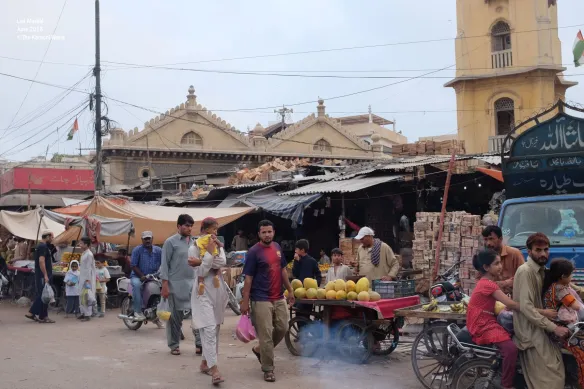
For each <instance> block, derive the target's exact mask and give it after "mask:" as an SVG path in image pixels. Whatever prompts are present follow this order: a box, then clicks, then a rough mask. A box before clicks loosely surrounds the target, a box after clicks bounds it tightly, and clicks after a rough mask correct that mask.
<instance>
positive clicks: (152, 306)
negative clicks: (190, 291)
mask: <svg viewBox="0 0 584 389" xmlns="http://www.w3.org/2000/svg"><path fill="white" fill-rule="evenodd" d="M117 285H118V292H119V293H123V294H125V297H124V299H123V300H122V306H121V311H122V313H121V314H119V315H118V318H119V319H122V320H123V322H124V324H125V325H126V327H128V329H130V330H133V331H136V330H138V329H139V328H140V327H142V324H148V321H154V320H156V319H157V317H156V307H157V306H158V303H160V291H161V290H162V281H161V280H160V279H159V278H158V274H149V275H147V276H146V279H145V280H144V281H143V282H142V285H141V289H142V313H143V314H144V317H146V319H145V320H136V319H135V318H134V306H133V304H132V282H131V280H130V279H129V278H126V277H121V278H118V280H117Z"/></svg>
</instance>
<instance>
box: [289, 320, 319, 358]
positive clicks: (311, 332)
mask: <svg viewBox="0 0 584 389" xmlns="http://www.w3.org/2000/svg"><path fill="white" fill-rule="evenodd" d="M322 338H323V336H322V328H321V327H320V324H317V323H316V322H314V321H312V320H310V319H309V318H306V317H303V316H296V317H295V318H294V319H292V320H290V323H289V325H288V331H286V336H285V337H284V339H285V341H286V347H288V350H290V353H291V354H292V355H294V356H296V357H310V356H312V355H313V354H314V352H315V351H316V350H317V348H318V347H319V343H320V341H321V339H322Z"/></svg>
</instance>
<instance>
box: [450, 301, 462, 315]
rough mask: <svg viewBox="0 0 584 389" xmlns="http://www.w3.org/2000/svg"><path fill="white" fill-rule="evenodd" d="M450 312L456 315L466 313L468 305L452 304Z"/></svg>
mask: <svg viewBox="0 0 584 389" xmlns="http://www.w3.org/2000/svg"><path fill="white" fill-rule="evenodd" d="M450 310H451V311H452V312H454V313H466V305H465V304H464V303H458V304H450Z"/></svg>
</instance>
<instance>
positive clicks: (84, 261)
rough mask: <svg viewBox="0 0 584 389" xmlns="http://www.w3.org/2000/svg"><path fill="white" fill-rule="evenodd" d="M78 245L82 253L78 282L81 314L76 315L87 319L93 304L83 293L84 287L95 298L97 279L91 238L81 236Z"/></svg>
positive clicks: (89, 316)
mask: <svg viewBox="0 0 584 389" xmlns="http://www.w3.org/2000/svg"><path fill="white" fill-rule="evenodd" d="M79 247H80V248H81V251H82V252H83V254H81V263H80V264H79V284H80V286H81V295H80V296H79V310H80V311H81V315H80V316H79V317H78V319H79V320H81V321H89V320H90V318H91V316H92V314H93V307H94V306H95V303H94V304H90V301H89V299H88V297H87V295H86V294H84V293H83V290H84V289H89V290H91V292H92V293H93V296H94V298H95V292H96V285H95V281H96V280H97V272H96V269H95V258H94V256H93V253H92V252H91V239H89V238H87V237H83V238H81V240H80V241H79Z"/></svg>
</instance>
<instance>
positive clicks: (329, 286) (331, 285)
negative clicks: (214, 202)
mask: <svg viewBox="0 0 584 389" xmlns="http://www.w3.org/2000/svg"><path fill="white" fill-rule="evenodd" d="M324 289H325V290H326V291H327V292H328V291H329V290H335V282H334V281H329V282H328V283H327V284H326V286H325V287H324Z"/></svg>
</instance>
